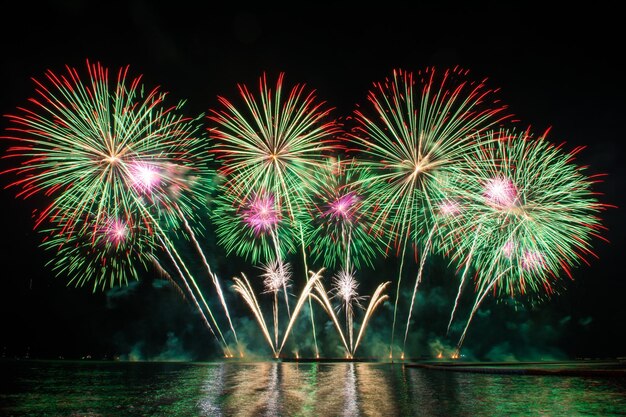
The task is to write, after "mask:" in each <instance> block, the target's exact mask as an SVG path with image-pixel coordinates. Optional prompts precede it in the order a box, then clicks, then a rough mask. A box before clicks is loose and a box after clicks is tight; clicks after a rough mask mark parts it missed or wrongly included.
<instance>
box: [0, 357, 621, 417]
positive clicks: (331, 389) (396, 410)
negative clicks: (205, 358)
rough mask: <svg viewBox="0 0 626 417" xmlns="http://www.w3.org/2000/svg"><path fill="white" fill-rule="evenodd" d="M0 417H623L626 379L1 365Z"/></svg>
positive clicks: (375, 367) (258, 367)
mask: <svg viewBox="0 0 626 417" xmlns="http://www.w3.org/2000/svg"><path fill="white" fill-rule="evenodd" d="M0 371H1V375H2V377H1V378H0V380H1V382H0V416H15V417H23V416H44V415H45V416H94V417H95V416H107V417H108V416H112V417H115V416H194V417H195V416H211V417H213V416H255V417H256V416H345V417H350V416H527V415H533V416H583V415H591V416H607V417H608V416H620V415H626V380H625V379H624V378H598V377H594V378H591V377H571V376H531V375H503V374H494V375H490V374H482V373H481V374H472V373H457V372H445V371H437V370H427V369H421V368H408V367H403V366H402V365H401V364H386V363H351V362H340V363H296V362H255V363H235V362H233V363H153V362H152V363H150V362H144V363H124V362H85V361H83V362H70V361H54V362H46V361H14V362H2V363H0Z"/></svg>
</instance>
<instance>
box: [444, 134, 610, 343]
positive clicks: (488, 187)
mask: <svg viewBox="0 0 626 417" xmlns="http://www.w3.org/2000/svg"><path fill="white" fill-rule="evenodd" d="M546 134H547V132H546ZM546 134H544V135H542V136H540V137H539V138H534V137H533V136H532V134H531V133H530V132H529V131H525V132H521V133H517V132H515V131H504V130H501V131H497V132H491V133H489V134H488V136H489V139H490V140H489V143H490V145H486V146H482V147H480V148H479V149H477V150H475V151H474V152H473V153H471V154H468V155H467V157H466V161H465V164H466V166H467V167H468V168H467V169H468V172H467V175H463V176H462V177H459V184H460V187H459V189H460V190H461V192H462V193H464V199H465V201H466V202H467V204H468V207H469V208H468V210H467V214H466V215H465V216H464V220H463V223H464V226H463V227H464V230H463V232H462V233H459V234H458V236H464V237H465V239H459V240H457V242H456V250H455V251H454V254H453V257H454V258H455V259H456V260H457V262H459V263H460V264H462V265H464V264H467V263H470V262H471V266H472V268H473V269H474V270H475V271H476V291H477V294H478V296H477V298H476V302H475V303H474V307H473V309H472V313H471V314H470V319H469V320H468V323H467V325H468V326H469V322H470V321H471V317H473V315H474V313H475V311H476V309H477V308H478V306H479V305H480V303H481V302H482V300H483V299H484V298H485V296H486V295H487V293H488V292H490V291H492V292H493V294H494V295H495V296H496V297H497V296H502V295H506V296H507V297H518V296H521V295H524V296H527V297H530V298H531V299H536V300H541V299H544V298H549V297H550V296H551V295H552V294H554V291H555V285H556V284H557V283H559V281H560V277H561V276H562V275H563V274H564V275H566V276H568V277H570V278H572V273H571V271H572V268H574V267H576V266H578V265H580V263H581V262H585V263H587V260H586V259H587V258H588V257H589V256H595V255H594V253H593V251H592V246H591V244H592V240H593V239H594V238H602V237H601V235H600V233H601V232H602V230H603V227H602V225H601V222H600V218H599V217H598V215H599V213H600V212H601V211H602V210H603V209H604V208H606V206H605V205H603V204H602V203H600V202H599V201H598V197H597V194H596V193H595V192H594V191H593V190H592V187H593V185H594V183H595V182H597V181H598V180H599V177H597V176H588V175H586V173H585V170H586V168H585V167H580V166H577V165H576V164H575V163H574V162H573V161H574V157H575V155H576V154H577V153H578V152H580V150H581V149H582V148H576V149H574V150H573V151H572V152H569V153H568V152H565V151H563V150H562V146H555V145H553V144H552V143H550V142H549V141H548V140H547V139H546ZM466 331H467V326H466V328H465V331H464V332H463V336H462V337H461V340H460V342H459V347H460V345H461V343H462V341H463V339H464V336H465V333H466Z"/></svg>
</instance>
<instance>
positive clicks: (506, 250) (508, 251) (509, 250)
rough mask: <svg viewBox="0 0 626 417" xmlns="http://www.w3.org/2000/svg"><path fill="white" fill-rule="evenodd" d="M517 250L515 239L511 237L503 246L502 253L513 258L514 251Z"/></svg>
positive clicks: (508, 257)
mask: <svg viewBox="0 0 626 417" xmlns="http://www.w3.org/2000/svg"><path fill="white" fill-rule="evenodd" d="M514 251H515V241H514V240H513V239H509V240H507V241H506V243H505V244H504V245H503V246H502V254H503V255H504V256H505V257H506V258H507V259H511V258H512V257H513V252H514Z"/></svg>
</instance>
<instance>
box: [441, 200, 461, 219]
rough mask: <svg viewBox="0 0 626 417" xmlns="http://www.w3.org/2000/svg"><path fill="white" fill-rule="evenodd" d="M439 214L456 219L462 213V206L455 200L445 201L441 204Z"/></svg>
mask: <svg viewBox="0 0 626 417" xmlns="http://www.w3.org/2000/svg"><path fill="white" fill-rule="evenodd" d="M439 213H440V214H441V215H443V216H445V217H454V216H456V215H458V214H460V213H461V206H460V205H459V203H458V202H456V201H454V200H445V201H442V202H441V203H440V204H439Z"/></svg>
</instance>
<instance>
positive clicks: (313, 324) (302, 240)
mask: <svg viewBox="0 0 626 417" xmlns="http://www.w3.org/2000/svg"><path fill="white" fill-rule="evenodd" d="M300 245H301V247H302V260H303V261H304V270H305V271H308V270H309V267H308V265H307V261H306V250H305V248H304V232H303V231H302V224H300ZM306 278H307V282H308V279H309V277H308V275H307V277H306ZM308 301H309V317H310V318H311V329H312V330H313V343H314V346H315V357H316V358H319V357H320V351H319V348H318V346H317V334H316V332H315V319H314V318H313V305H312V302H311V295H310V294H309V297H308Z"/></svg>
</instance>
